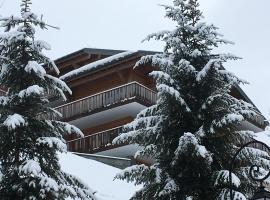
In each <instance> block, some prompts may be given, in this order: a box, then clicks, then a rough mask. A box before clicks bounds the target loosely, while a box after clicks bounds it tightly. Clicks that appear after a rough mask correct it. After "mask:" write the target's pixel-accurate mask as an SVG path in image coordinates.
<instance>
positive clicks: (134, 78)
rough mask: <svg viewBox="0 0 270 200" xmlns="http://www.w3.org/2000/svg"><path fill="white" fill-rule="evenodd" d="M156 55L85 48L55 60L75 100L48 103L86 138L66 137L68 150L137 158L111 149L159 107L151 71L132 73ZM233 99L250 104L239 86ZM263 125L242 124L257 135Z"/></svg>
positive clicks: (131, 148)
mask: <svg viewBox="0 0 270 200" xmlns="http://www.w3.org/2000/svg"><path fill="white" fill-rule="evenodd" d="M153 53H155V52H149V51H136V52H125V51H118V50H108V49H90V48H85V49H82V50H79V51H76V52H74V53H71V54H69V55H66V56H64V57H62V58H59V59H57V60H56V64H57V66H58V67H59V69H60V71H61V74H60V78H61V79H62V80H64V81H65V82H66V83H67V84H68V86H69V87H70V88H71V90H72V91H73V95H72V96H68V101H67V102H63V101H62V100H61V99H60V98H59V97H56V96H54V95H53V94H51V97H50V101H51V103H50V104H51V106H53V107H55V108H56V110H57V111H59V112H60V113H62V114H63V117H62V118H61V119H60V120H63V121H68V122H69V123H71V124H73V125H76V126H77V127H79V128H80V129H81V130H82V131H83V132H84V134H85V137H84V138H76V137H74V136H70V137H68V138H66V139H67V144H68V150H69V151H72V152H80V153H90V154H99V155H105V156H115V157H131V156H133V155H134V153H135V151H136V149H137V147H136V146H135V145H123V146H113V145H112V140H113V139H114V138H115V137H116V136H117V135H118V134H119V133H120V132H121V130H122V127H123V125H125V124H126V123H128V122H131V121H132V120H133V119H134V117H135V116H136V115H137V114H138V113H139V112H140V111H141V110H142V109H144V108H146V107H147V106H150V105H152V104H154V103H155V102H156V98H157V97H156V91H155V83H154V80H153V79H151V78H150V77H149V76H148V73H149V72H151V71H152V70H153V67H152V66H145V67H140V68H136V69H133V67H134V65H135V63H136V62H137V61H138V60H139V59H140V58H141V57H142V56H144V55H149V54H153ZM232 95H233V96H235V97H237V98H239V99H243V100H245V101H247V102H250V103H252V102H251V100H250V99H249V98H248V97H247V95H246V94H245V93H244V92H243V91H242V90H241V89H240V88H239V87H237V88H234V90H233V91H232ZM258 113H259V111H258ZM265 126H266V122H265V119H264V117H263V116H262V115H259V116H258V117H256V118H254V119H252V120H251V121H246V122H244V123H243V127H244V128H245V129H248V130H253V131H255V132H260V131H263V129H264V128H265Z"/></svg>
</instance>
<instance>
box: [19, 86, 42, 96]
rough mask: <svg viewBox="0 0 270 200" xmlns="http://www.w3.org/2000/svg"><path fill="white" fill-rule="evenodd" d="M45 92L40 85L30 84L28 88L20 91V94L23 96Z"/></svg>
mask: <svg viewBox="0 0 270 200" xmlns="http://www.w3.org/2000/svg"><path fill="white" fill-rule="evenodd" d="M43 93H44V88H42V87H39V86H38V85H32V86H29V87H28V88H27V89H25V90H22V91H20V92H19V94H18V96H19V97H21V98H23V97H28V96H31V95H32V94H36V95H42V94H43Z"/></svg>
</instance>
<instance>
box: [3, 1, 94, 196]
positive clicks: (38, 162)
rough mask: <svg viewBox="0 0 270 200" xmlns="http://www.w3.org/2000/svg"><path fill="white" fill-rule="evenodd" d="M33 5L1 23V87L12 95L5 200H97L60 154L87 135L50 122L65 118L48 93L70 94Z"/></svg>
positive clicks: (6, 113) (6, 109) (6, 119)
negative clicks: (69, 138)
mask: <svg viewBox="0 0 270 200" xmlns="http://www.w3.org/2000/svg"><path fill="white" fill-rule="evenodd" d="M30 5H31V1H30V0H23V1H22V4H21V16H20V17H15V16H11V17H7V18H1V19H0V21H1V27H3V28H4V29H5V31H4V33H3V34H1V35H0V67H1V73H0V85H1V87H2V88H3V89H5V90H7V93H6V96H2V97H1V98H0V113H1V115H0V166H1V167H0V172H1V173H0V174H1V177H0V199H1V200H19V199H22V200H35V199H48V200H54V199H59V200H61V199H62V200H64V199H68V198H69V199H83V200H86V199H95V198H94V195H93V191H91V190H90V189H89V188H88V187H87V186H85V185H84V184H83V183H82V182H80V181H79V180H78V179H76V178H75V177H73V176H71V175H70V174H67V173H65V172H63V171H61V169H60V165H59V163H58V156H57V153H58V152H65V151H66V150H67V147H66V144H65V141H64V139H63V136H64V135H65V134H69V133H76V134H78V135H82V132H81V131H80V130H79V129H78V128H76V127H74V126H72V125H69V124H68V123H64V122H60V121H54V120H50V119H49V118H48V116H51V115H60V113H57V112H56V111H55V110H54V109H52V108H50V107H47V105H46V104H47V103H48V97H47V94H48V93H49V91H55V92H56V93H58V94H59V95H62V97H63V98H65V95H64V92H69V93H71V91H70V89H69V88H68V86H67V85H66V84H65V83H64V82H62V81H61V80H59V79H58V78H56V77H54V76H52V75H50V74H53V73H54V71H55V72H56V73H59V71H58V69H57V67H56V65H55V64H54V62H53V61H52V60H50V59H49V58H48V57H46V56H45V55H44V54H43V50H49V49H50V46H49V45H48V44H47V43H46V42H43V41H40V40H36V39H35V27H38V28H41V29H46V28H47V26H48V25H46V24H45V22H44V21H43V20H42V18H41V19H39V18H38V17H37V16H36V15H35V14H34V13H32V12H31V10H30V7H29V6H30ZM47 72H50V73H49V74H48V73H47ZM46 116H47V117H46Z"/></svg>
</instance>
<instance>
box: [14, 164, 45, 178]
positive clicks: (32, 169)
mask: <svg viewBox="0 0 270 200" xmlns="http://www.w3.org/2000/svg"><path fill="white" fill-rule="evenodd" d="M19 171H20V173H23V174H32V175H34V176H38V175H39V174H40V173H41V167H40V165H39V163H38V162H37V161H35V160H27V161H25V162H24V163H23V164H22V165H21V166H20V167H19Z"/></svg>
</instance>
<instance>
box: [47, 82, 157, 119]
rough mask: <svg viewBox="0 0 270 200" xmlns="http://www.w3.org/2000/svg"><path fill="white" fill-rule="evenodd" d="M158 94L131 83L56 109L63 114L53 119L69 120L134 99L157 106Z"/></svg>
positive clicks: (136, 83) (138, 84)
mask: <svg viewBox="0 0 270 200" xmlns="http://www.w3.org/2000/svg"><path fill="white" fill-rule="evenodd" d="M156 98H157V95H156V92H155V91H153V90H151V89H149V88H147V87H145V86H143V85H141V84H140V83H138V82H131V83H128V84H125V85H121V86H119V87H116V88H113V89H110V90H106V91H103V92H100V93H97V94H94V95H91V96H88V97H85V98H82V99H79V100H76V101H73V102H70V103H67V104H64V105H61V106H58V107H56V108H55V110H56V111H58V112H60V113H61V114H62V117H61V118H56V117H52V118H53V119H57V120H67V119H71V118H74V117H76V116H80V115H83V114H87V113H89V112H91V111H94V110H96V109H102V108H106V107H109V106H111V105H114V104H117V103H123V102H125V101H129V100H132V99H136V100H140V101H142V102H144V103H146V104H147V105H152V104H155V102H156Z"/></svg>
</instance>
